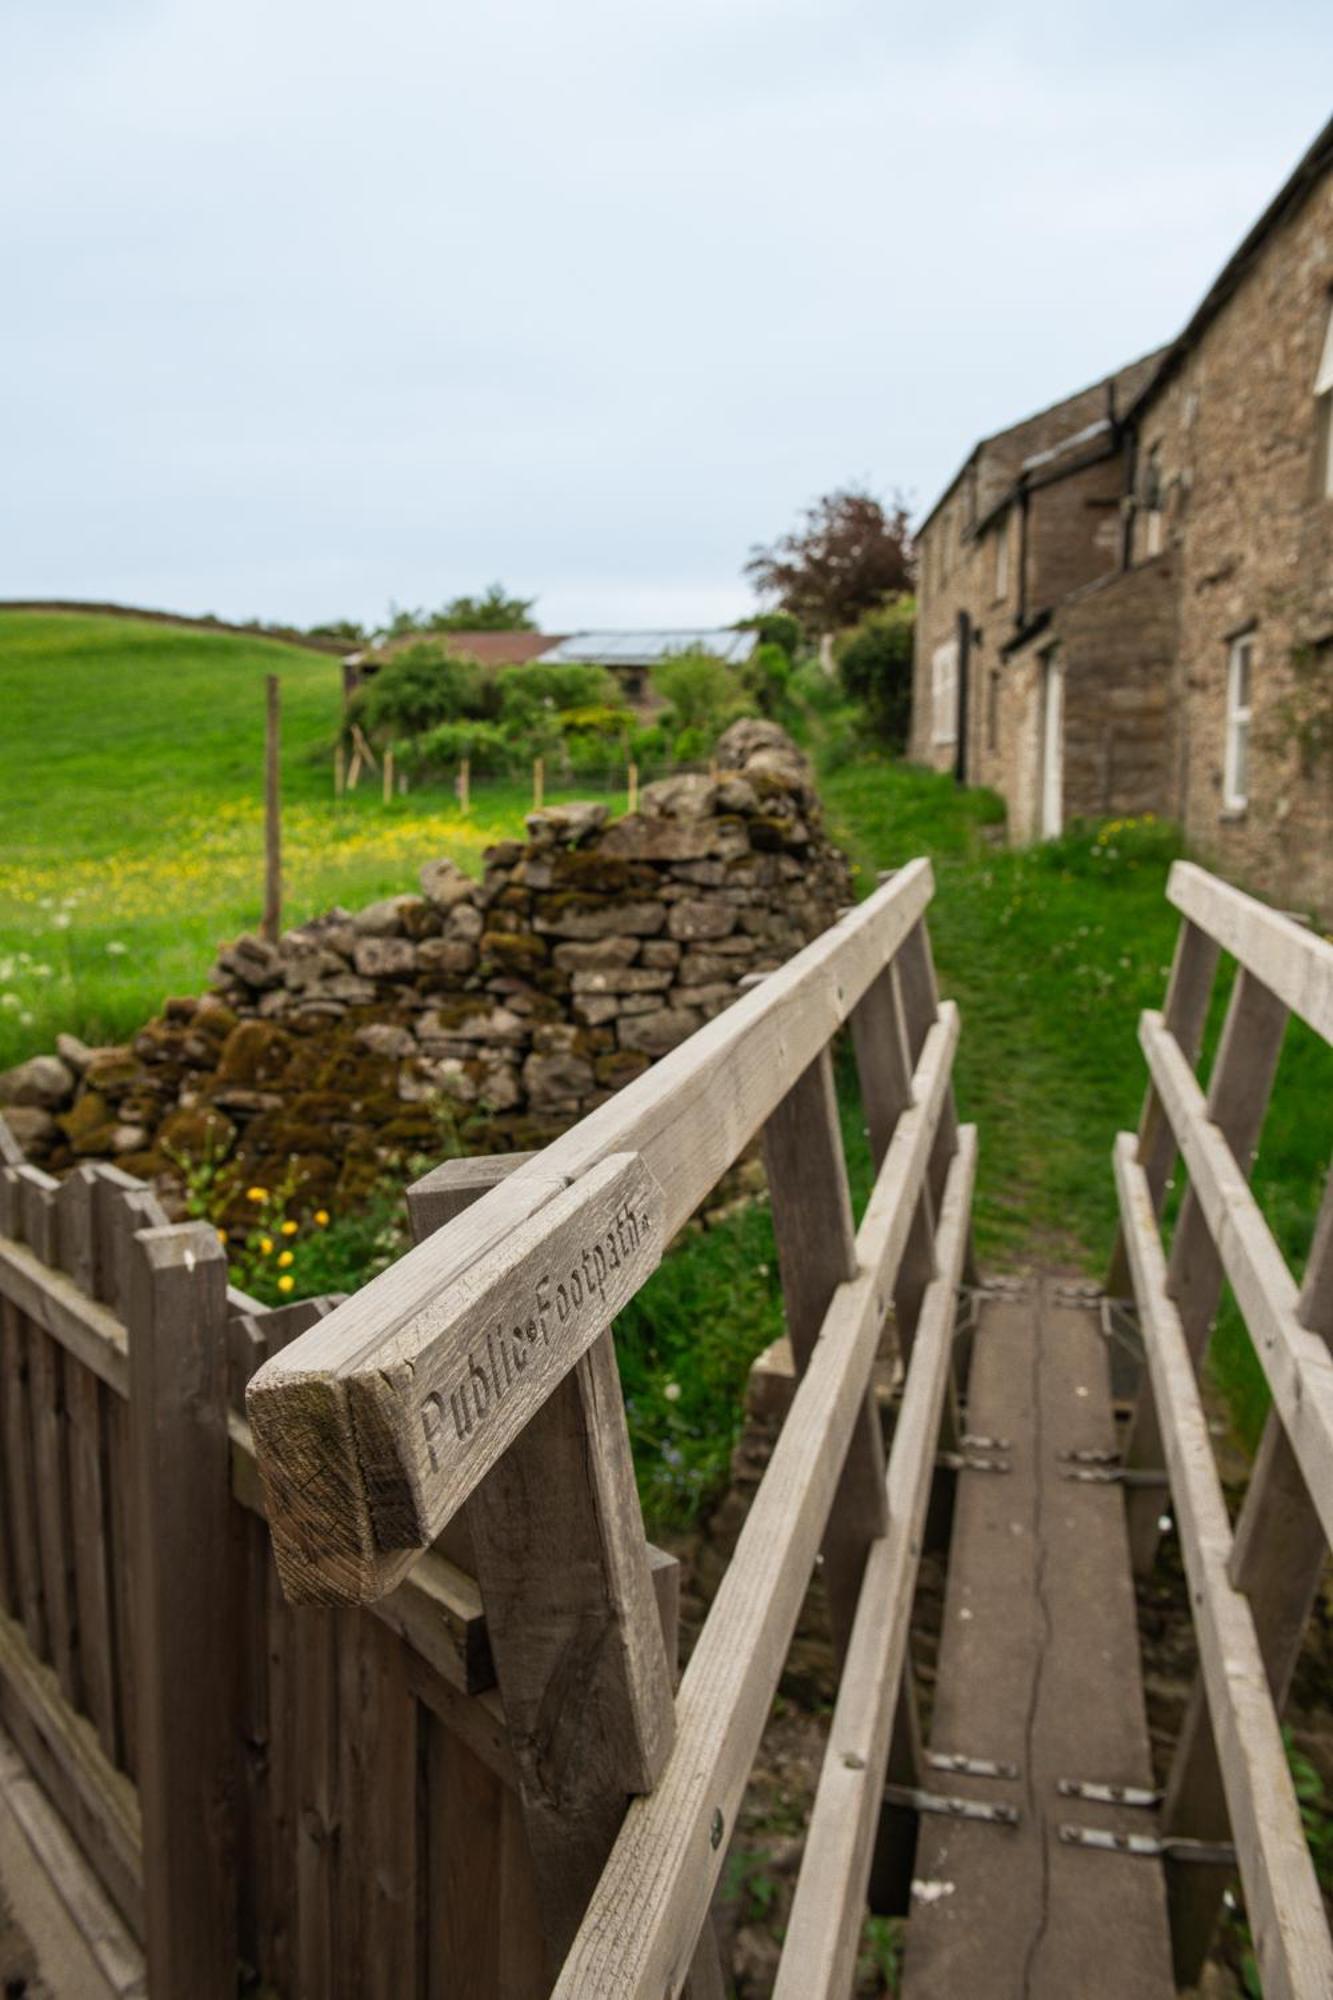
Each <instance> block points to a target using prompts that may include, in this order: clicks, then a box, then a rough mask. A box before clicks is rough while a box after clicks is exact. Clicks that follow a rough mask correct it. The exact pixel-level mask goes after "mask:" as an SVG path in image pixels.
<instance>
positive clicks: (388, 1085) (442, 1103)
mask: <svg viewBox="0 0 1333 2000" xmlns="http://www.w3.org/2000/svg"><path fill="white" fill-rule="evenodd" d="M718 763H719V767H720V775H719V776H717V777H716V778H712V777H705V776H683V777H678V778H669V779H664V780H662V781H661V782H660V783H658V784H655V785H650V786H648V787H646V789H645V791H644V793H643V799H642V810H641V811H640V812H638V813H635V814H633V815H631V816H629V817H627V818H624V819H620V820H617V821H614V822H610V823H608V814H607V808H606V807H605V806H604V805H601V804H595V803H581V804H576V805H565V806H554V807H551V808H549V809H548V810H546V811H544V812H537V813H533V814H531V815H530V816H529V819H528V822H527V825H528V839H527V841H525V842H523V841H516V840H515V841H503V842H500V843H499V844H498V845H496V846H494V847H491V848H489V849H488V850H487V852H486V855H485V874H484V876H483V879H482V881H481V882H480V883H477V882H474V881H472V880H471V879H470V878H469V877H467V876H466V875H464V874H463V873H462V872H461V871H460V870H459V869H458V868H457V867H456V866H455V865H454V864H453V863H452V862H450V861H447V860H442V861H433V862H430V863H428V864H427V865H426V866H425V867H424V868H423V869H422V871H421V889H422V893H421V894H420V895H403V896H394V897H391V898H389V899H387V900H386V901H383V902H379V903H374V904H372V905H371V906H370V907H369V908H368V909H364V910H360V911H358V912H356V913H355V914H352V913H350V912H348V911H345V910H334V911H332V912H330V913H329V914H328V915H326V916H323V917H320V918H317V919H316V920H315V921H314V922H312V923H309V924H305V925H303V926H301V928H300V929H298V930H294V931H290V932H288V933H287V935H286V936H285V937H283V938H281V939H280V940H279V941H278V942H277V943H276V944H268V943H265V942H264V941H262V940H261V939H258V938H254V937H243V938H240V939H239V940H238V941H237V942H236V943H235V944H233V945H232V946H230V947H229V948H228V949H227V950H225V951H224V952H222V954H221V955H220V957H219V960H218V964H217V966H216V967H215V968H214V974H213V988H214V990H213V991H212V992H210V993H208V994H206V995H204V996H203V997H202V998H201V999H179V1000H170V1001H168V1002H167V1003H166V1006H165V1007H164V1009H163V1013H162V1015H161V1017H160V1018H159V1019H158V1020H156V1021H152V1022H150V1023H149V1024H148V1025H147V1026H146V1027H145V1028H144V1029H143V1030H141V1032H140V1033H139V1034H138V1035H137V1036H136V1037H135V1039H134V1041H133V1043H132V1044H130V1045H129V1046H127V1047H124V1048H117V1049H102V1050H88V1049H84V1048H83V1047H82V1045H81V1044H78V1043H76V1042H74V1041H73V1038H72V1037H62V1038H61V1051H60V1054H59V1055H58V1056H56V1057H49V1056H43V1057H36V1058H34V1059H33V1061H32V1062H30V1063H27V1064H23V1065H20V1068H19V1069H18V1070H15V1071H11V1072H9V1074H8V1076H6V1077H0V1103H7V1105H8V1106H9V1107H12V1108H10V1109H9V1110H8V1111H7V1115H8V1116H9V1118H10V1121H11V1124H13V1126H14V1128H15V1130H16V1134H17V1136H19V1137H20V1139H21V1141H22V1143H23V1144H24V1145H25V1147H26V1149H27V1151H28V1153H29V1155H30V1157H32V1158H34V1159H36V1160H38V1161H40V1162H41V1163H43V1164H45V1165H48V1166H50V1167H53V1168H54V1169H56V1170H60V1169H62V1168H67V1167H68V1166H70V1165H71V1164H73V1162H74V1161H76V1160H77V1159H81V1158H90V1157H113V1158H116V1159H117V1160H119V1162H120V1163H121V1164H122V1165H123V1166H125V1167H126V1168H127V1169H128V1170H129V1171H131V1172H133V1173H136V1174H139V1175H142V1176H143V1177H145V1178H148V1179H154V1180H156V1181H157V1182H158V1183H159V1185H160V1186H162V1187H163V1188H164V1191H166V1192H168V1193H169V1192H170V1191H171V1189H172V1186H173V1184H175V1185H176V1186H177V1187H178V1186H179V1184H180V1182H181V1179H182V1177H183V1175H184V1174H185V1172H186V1171H187V1170H188V1169H189V1168H191V1167H192V1168H194V1169H196V1170H197V1169H198V1168H199V1166H200V1165H211V1166H212V1167H217V1166H219V1165H221V1164H222V1163H224V1162H225V1163H227V1164H228V1165H229V1166H230V1167H231V1168H232V1169H233V1170H235V1171H234V1174H233V1178H234V1179H235V1181H236V1184H237V1186H238V1187H240V1188H243V1187H244V1185H245V1184H246V1183H247V1182H249V1181H259V1182H261V1183H262V1184H263V1185H265V1186H274V1185H278V1184H280V1183H283V1182H284V1181H289V1180H291V1179H292V1178H293V1177H295V1178H296V1180H297V1181H298V1182H299V1185H300V1189H301V1193H302V1198H303V1199H305V1200H307V1201H310V1200H313V1199H316V1198H317V1199H318V1200H320V1201H324V1202H328V1203H330V1204H346V1203H350V1202H352V1201H354V1200H355V1199H357V1198H358V1197H359V1196H361V1195H362V1194H364V1193H365V1192H366V1190H367V1189H368V1188H369V1187H370V1186H371V1185H373V1183H374V1181H375V1180H376V1179H377V1178H379V1176H380V1175H381V1174H382V1173H383V1172H384V1171H385V1169H386V1168H388V1167H391V1166H394V1165H398V1164H401V1162H402V1161H403V1160H404V1159H406V1158H409V1157H410V1156H411V1155H413V1154H414V1153H422V1154H434V1155H438V1154H439V1153H440V1152H441V1151H443V1150H444V1149H445V1146H446V1144H447V1142H448V1140H449V1138H450V1136H453V1137H456V1138H457V1140H458V1141H460V1142H461V1143H462V1144H463V1145H464V1146H465V1147H466V1149H467V1150H469V1151H497V1150H499V1151H503V1150H508V1149H520V1148H525V1147H531V1146H537V1145H542V1144H544V1143H546V1142H547V1141H548V1140H549V1139H551V1138H552V1137H554V1136H555V1135H556V1134H557V1133H558V1132H560V1131H561V1130H563V1129H565V1127H567V1126H568V1125H569V1124H571V1123H573V1122H574V1121H575V1120H576V1119H578V1118H580V1117H582V1116H583V1115H584V1114H585V1113H586V1112H588V1111H590V1110H592V1109H593V1108H595V1106H596V1105H598V1104H600V1103H602V1102H604V1101H605V1099H606V1098H607V1097H608V1096H610V1095H611V1094H612V1092H614V1091H615V1090H618V1089H619V1088H620V1087H621V1086H622V1085H623V1084H625V1083H627V1082H628V1081H630V1079H631V1078H632V1077H635V1076H637V1075H639V1074H640V1073H641V1072H642V1071H643V1070H644V1069H646V1068H647V1067H648V1066H649V1064H650V1063H651V1062H652V1061H653V1060H654V1059H656V1058H657V1057H659V1056H661V1055H664V1054H665V1053H666V1052H667V1051H668V1050H670V1049H672V1048H674V1047H675V1046H676V1045H677V1043H679V1042H682V1041H684V1040H685V1039H686V1037H687V1036H689V1035H690V1034H692V1033H693V1032H694V1030H695V1029H696V1028H698V1027H700V1026H701V1025H702V1023H703V1022H704V1021H706V1020H709V1019H711V1018H712V1016H714V1015H715V1014H717V1013H719V1012H720V1011H721V1010H722V1009H723V1008H724V1007H726V1006H728V1005H729V1004H730V1003H731V1001H732V1000H733V999H734V998H735V997H736V994H737V991H738V988H739V982H740V980H741V979H742V977H743V976H744V975H745V974H747V973H752V972H763V971H768V970H771V969H772V968H773V967H775V966H777V965H779V964H781V963H782V961H783V960H784V959H786V958H787V957H789V956H790V955H791V953H792V952H793V951H795V950H797V949H799V947H800V946H801V945H802V944H804V943H806V942H807V941H808V940H809V939H810V938H811V937H813V936H815V935H816V934H817V933H818V932H819V931H820V930H822V929H823V928H824V927H825V926H826V925H827V924H828V923H829V922H830V921H831V920H832V917H833V915H834V912H835V910H836V909H837V907H838V906H839V905H841V904H843V903H845V902H846V901H847V900H848V898H849V879H848V872H847V867H846V863H845V861H844V859H843V857H842V855H841V854H840V853H839V852H838V850H837V849H836V848H834V847H833V846H832V845H831V844H830V842H829V841H828V840H827V838H826V837H825V835H824V833H823V831H822V828H821V824H820V813H819V805H818V800H817V797H816V795H815V792H814V788H813V785H812V781H811V774H810V771H809V768H808V766H807V765H806V763H805V761H804V759H803V758H802V757H801V755H800V753H799V752H798V751H797V750H796V748H795V746H794V745H793V744H792V742H791V740H790V738H788V737H787V736H786V735H785V733H784V732H783V731H782V730H780V729H778V728H777V727H776V725H774V724H772V723H766V722H759V721H745V722H741V723H737V724H736V725H734V726H733V728H732V729H731V730H729V731H728V732H727V734H726V735H725V736H724V737H723V739H722V741H721V742H720V743H719V745H718ZM242 1212H243V1211H242V1210H241V1209H240V1208H239V1207H238V1218H239V1215H240V1214H241V1213H242Z"/></svg>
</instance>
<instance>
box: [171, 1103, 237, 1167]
mask: <svg viewBox="0 0 1333 2000" xmlns="http://www.w3.org/2000/svg"><path fill="white" fill-rule="evenodd" d="M235 1143H236V1127H235V1125H234V1124H233V1123H232V1121H231V1119H230V1118H228V1116H227V1114H226V1112H225V1111H219V1110H218V1108H217V1106H216V1105H213V1104H202V1105H197V1106H194V1107H192V1108H191V1109H189V1110H186V1111H173V1112H172V1114H171V1116H170V1117H169V1118H164V1119H163V1120H162V1123H161V1125H160V1126H159V1127H158V1132H157V1147H158V1150H159V1151H160V1152H163V1153H165V1154H166V1155H167V1156H168V1158H169V1159H174V1160H175V1161H176V1162H177V1164H178V1165H179V1164H180V1163H181V1162H182V1161H186V1162H189V1163H190V1164H191V1165H196V1164H202V1163H203V1162H205V1161H218V1160H225V1159H226V1157H227V1155H228V1153H230V1151H231V1149H232V1147H233V1146H234V1145H235Z"/></svg>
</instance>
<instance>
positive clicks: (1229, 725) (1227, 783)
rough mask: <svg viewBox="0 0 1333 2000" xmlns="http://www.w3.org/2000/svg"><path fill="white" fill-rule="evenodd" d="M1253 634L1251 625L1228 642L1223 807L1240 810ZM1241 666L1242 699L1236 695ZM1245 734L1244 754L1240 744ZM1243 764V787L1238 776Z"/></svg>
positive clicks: (1244, 805) (1250, 712)
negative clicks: (1243, 683)
mask: <svg viewBox="0 0 1333 2000" xmlns="http://www.w3.org/2000/svg"><path fill="white" fill-rule="evenodd" d="M1255 650H1256V647H1255V634H1254V628H1253V626H1251V627H1249V628H1248V629H1247V630H1245V631H1244V632H1237V633H1235V634H1234V635H1233V636H1232V638H1231V639H1230V640H1229V642H1228V645H1227V705H1226V733H1225V736H1224V738H1223V745H1222V810H1223V812H1225V813H1243V812H1245V811H1246V810H1247V809H1248V807H1249V803H1250V740H1251V734H1252V729H1253V722H1254V662H1255ZM1242 665H1243V668H1244V678H1245V700H1244V701H1243V702H1242V701H1240V700H1238V699H1237V697H1238V695H1239V692H1240V683H1241V671H1242ZM1242 736H1243V738H1244V754H1243V756H1242V755H1241V754H1240V744H1241V739H1242ZM1242 767H1243V776H1244V786H1245V789H1244V790H1243V791H1242V790H1241V789H1240V785H1239V782H1238V778H1239V776H1240V773H1241V768H1242Z"/></svg>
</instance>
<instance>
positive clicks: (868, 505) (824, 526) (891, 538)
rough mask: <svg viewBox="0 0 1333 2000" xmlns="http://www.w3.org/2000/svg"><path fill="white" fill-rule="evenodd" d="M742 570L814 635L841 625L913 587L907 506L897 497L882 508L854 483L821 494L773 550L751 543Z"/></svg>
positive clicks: (852, 620) (755, 584)
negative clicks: (832, 491) (799, 524)
mask: <svg viewBox="0 0 1333 2000" xmlns="http://www.w3.org/2000/svg"><path fill="white" fill-rule="evenodd" d="M745 574H746V575H747V576H748V577H749V578H750V579H751V581H752V583H753V584H754V587H755V589H756V591H757V592H758V593H759V595H760V596H761V597H772V598H776V600H777V602H778V603H779V605H781V607H782V609H783V610H784V611H790V612H792V613H793V615H794V616H795V617H797V618H799V619H800V621H801V624H802V626H803V627H804V628H805V630H806V631H807V632H808V633H810V634H811V636H812V637H813V636H818V635H819V634H821V633H824V632H837V631H840V630H841V629H842V628H843V627H845V626H847V625H854V624H855V623H856V621H857V619H858V618H862V617H864V615H865V614H866V612H868V611H874V610H875V609H876V608H877V607H878V606H879V605H881V604H882V603H883V602H884V600H885V598H887V597H892V596H896V595H898V594H899V593H900V592H902V591H907V590H910V589H911V588H912V577H913V550H912V536H911V531H910V529H909V527H908V524H907V509H906V507H905V506H904V504H903V501H902V499H901V496H899V495H895V496H894V499H893V501H892V504H891V505H890V506H889V507H888V508H887V509H886V508H885V507H884V506H883V504H882V503H881V502H880V501H879V500H877V499H876V498H875V496H874V494H873V493H866V492H863V491H861V490H860V489H859V488H857V487H854V486H848V487H844V488H842V489H840V490H839V491H838V492H836V493H826V494H825V495H824V497H823V498H822V499H821V500H817V501H816V502H815V504H814V506H813V507H807V508H806V511H805V515H804V518H803V522H802V525H801V526H800V527H799V528H794V529H793V530H792V531H791V533H790V534H787V535H783V536H782V538H781V539H780V540H779V541H777V542H775V543H774V544H773V546H772V548H767V549H765V548H755V549H753V550H752V551H751V553H750V559H749V561H748V562H747V563H746V565H745Z"/></svg>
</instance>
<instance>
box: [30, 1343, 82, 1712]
mask: <svg viewBox="0 0 1333 2000" xmlns="http://www.w3.org/2000/svg"><path fill="white" fill-rule="evenodd" d="M28 1387H29V1394H30V1396H31V1404H32V1434H33V1435H32V1468H33V1491H34V1496H35V1499H36V1505H37V1543H38V1547H39V1548H40V1550H41V1557H42V1599H43V1602H44V1603H45V1606H46V1632H47V1643H48V1645H49V1647H50V1655H51V1661H52V1664H53V1665H54V1667H55V1670H56V1678H57V1679H58V1680H59V1682H60V1686H61V1691H62V1692H63V1694H64V1696H65V1699H66V1701H68V1702H69V1703H71V1705H73V1706H75V1707H77V1706H78V1704H79V1693H80V1690H79V1680H78V1663H77V1660H76V1657H75V1643H76V1630H77V1627H76V1623H75V1611H74V1564H73V1555H74V1547H73V1541H72V1538H71V1535H70V1519H69V1515H70V1506H69V1428H68V1425H67V1422H66V1419H65V1383H64V1369H63V1365H62V1356H61V1350H60V1348H59V1347H57V1345H56V1344H55V1342H54V1341H52V1340H50V1339H48V1338H47V1336H46V1335H45V1334H44V1333H39V1332H37V1331H36V1330H35V1329H34V1328H31V1327H30V1328H29V1330H28Z"/></svg>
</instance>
